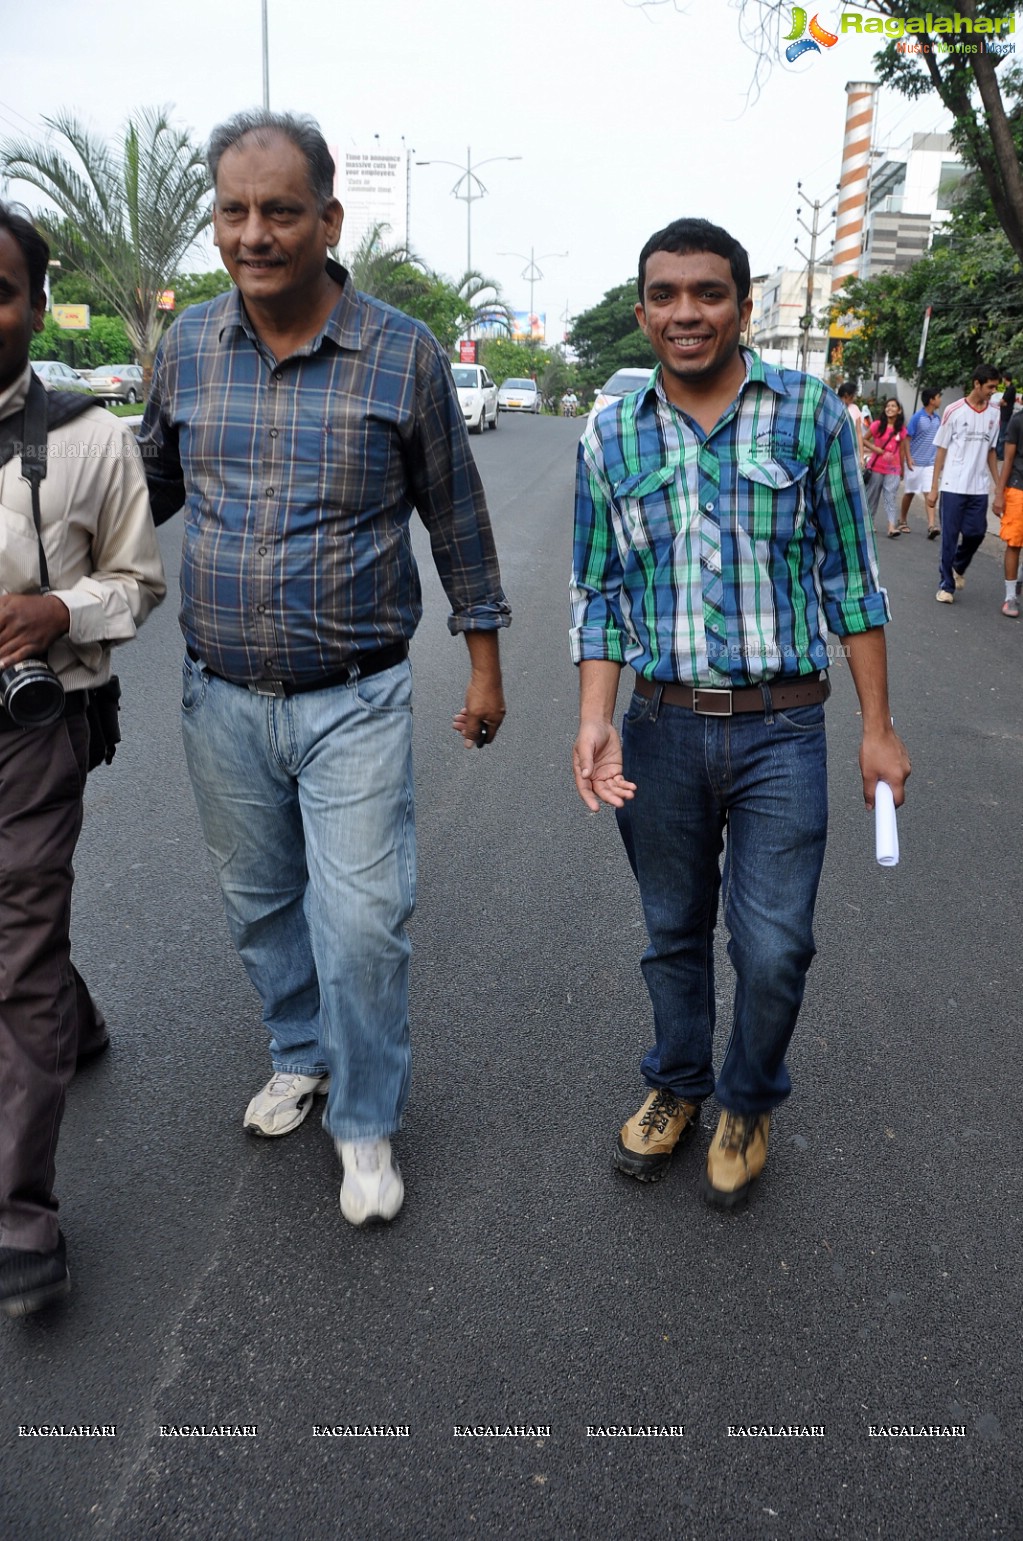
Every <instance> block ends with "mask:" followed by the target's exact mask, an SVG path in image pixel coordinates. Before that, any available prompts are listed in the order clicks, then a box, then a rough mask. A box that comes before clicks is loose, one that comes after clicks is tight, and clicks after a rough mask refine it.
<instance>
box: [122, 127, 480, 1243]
mask: <svg viewBox="0 0 1023 1541" xmlns="http://www.w3.org/2000/svg"><path fill="white" fill-rule="evenodd" d="M209 168H210V175H211V177H212V180H213V183H214V207H213V229H214V240H215V242H216V245H217V246H218V247H219V249H220V254H221V257H222V258H223V261H224V265H225V267H226V268H227V270H228V272H229V273H230V275H231V277H232V278H233V279H234V282H235V284H236V286H237V287H236V288H235V289H234V290H233V291H231V292H230V293H228V294H225V295H222V296H220V297H219V298H217V299H215V300H212V301H211V302H210V303H208V304H206V305H197V306H193V307H191V308H190V309H188V310H186V311H185V312H184V313H183V315H182V316H181V317H180V318H179V320H178V321H177V322H176V323H175V325H174V326H173V327H172V328H171V330H170V331H169V332H168V334H167V336H166V337H165V339H164V341H163V343H162V345H161V348H160V351H159V354H158V357H157V360H156V366H155V371H154V377H153V389H152V393H151V396H150V401H149V405H148V408H147V411H146V415H145V420H144V423H143V429H142V442H143V448H144V451H145V454H146V461H147V467H148V475H149V480H150V486H151V489H152V496H153V505H154V510H155V512H156V515H157V517H158V518H164V517H167V516H169V515H170V514H172V513H173V512H174V511H175V510H176V509H178V508H179V507H180V506H181V505H182V504H184V505H185V540H184V553H183V558H182V568H181V592H182V608H181V624H182V630H183V632H184V636H185V658H184V664H183V668H184V679H183V694H182V725H183V732H184V742H185V754H186V759H187V762H188V769H189V774H190V777H191V781H192V787H193V790H194V792H195V797H196V803H197V806H198V810H199V817H200V821H201V823H202V827H203V833H204V835H205V838H206V843H207V845H208V847H209V850H210V853H211V855H212V858H213V861H214V864H215V866H216V869H217V874H218V877H219V879H220V884H221V888H222V890H223V895H224V902H225V906H226V910H227V918H228V922H229V925H230V928H231V933H232V936H233V938H234V942H235V945H236V947H237V949H238V952H239V954H240V956H241V959H242V961H243V963H244V965H245V968H246V970H247V971H248V975H249V978H250V979H251V980H252V983H253V984H254V986H255V988H256V990H257V991H258V993H259V996H260V999H261V1001H262V1007H263V1020H264V1023H265V1025H266V1028H267V1031H268V1033H269V1036H270V1062H271V1066H272V1070H273V1073H272V1075H271V1077H270V1080H269V1082H268V1083H267V1085H266V1086H265V1087H264V1089H263V1090H262V1091H261V1092H259V1093H258V1094H257V1095H256V1096H255V1097H253V1099H252V1100H251V1102H250V1103H249V1105H248V1108H247V1110H246V1113H245V1118H244V1125H245V1128H246V1129H248V1130H250V1131H251V1132H252V1133H253V1134H257V1135H264V1136H277V1135H283V1134H287V1133H289V1132H290V1131H291V1130H293V1129H295V1128H297V1127H298V1126H299V1125H300V1124H301V1123H302V1121H303V1119H304V1118H305V1117H306V1116H307V1114H308V1113H309V1111H310V1108H311V1106H312V1103H313V1098H314V1096H317V1095H319V1096H324V1097H326V1106H325V1112H324V1118H323V1122H324V1126H325V1128H326V1129H327V1130H328V1132H329V1133H330V1134H331V1136H332V1137H333V1139H334V1142H335V1145H336V1148H337V1151H338V1155H339V1157H340V1160H341V1163H342V1166H343V1169H344V1179H343V1183H342V1187H341V1212H342V1214H343V1215H344V1217H345V1219H346V1220H348V1221H349V1222H350V1223H352V1224H353V1225H361V1224H363V1223H364V1222H366V1221H367V1220H384V1221H386V1220H391V1219H393V1218H394V1216H395V1215H396V1214H397V1213H398V1210H399V1209H400V1207H401V1204H402V1200H403V1196H404V1185H403V1181H402V1177H401V1173H400V1171H399V1169H398V1165H397V1162H396V1161H395V1159H394V1156H393V1153H392V1150H391V1137H392V1135H394V1134H395V1133H396V1132H397V1130H398V1129H399V1128H400V1127H401V1122H402V1112H403V1109H404V1107H405V1104H406V1100H407V1098H408V1092H409V1079H410V1068H411V1058H410V1047H409V1023H408V960H409V942H408V936H407V931H406V923H407V921H408V918H409V916H410V914H411V912H412V906H413V902H414V896H415V886H416V853H415V836H414V819H413V788H412V678H411V672H410V669H409V662H408V645H409V640H410V638H411V636H412V634H413V632H414V631H415V629H416V625H417V624H418V621H419V619H420V616H421V613H422V600H421V593H420V584H419V575H418V572H417V570H416V564H415V560H414V557H413V554H412V543H411V539H410V535H409V522H410V519H411V515H412V511H413V508H415V509H417V510H418V512H419V514H420V516H421V518H422V519H423V522H424V524H425V525H426V527H427V529H428V530H429V534H430V539H431V543H432V547H433V553H434V557H435V560H436V564H437V570H438V573H439V575H440V578H441V582H442V583H443V585H444V588H445V590H446V592H447V595H448V598H449V600H450V602H451V608H452V613H451V616H450V618H449V620H448V626H449V628H450V630H451V631H452V632H453V633H462V634H463V635H464V637H465V640H466V643H467V645H468V650H469V661H470V677H469V683H468V687H467V689H466V693H465V703H464V706H463V707H462V709H461V710H460V711H459V712H458V713H457V715H456V717H455V722H454V726H455V727H456V729H457V731H458V732H459V733H460V734H461V735H462V737H463V738H464V740H465V742H466V743H467V744H469V745H483V744H489V743H490V742H491V741H492V739H493V738H494V736H495V735H496V733H497V732H498V729H499V728H500V726H501V722H502V719H503V717H504V711H505V708H504V697H503V694H502V688H501V669H500V663H499V657H498V643H497V633H498V629H499V628H500V627H502V626H505V625H507V624H508V621H509V618H510V612H509V608H508V604H507V601H506V599H505V597H504V594H503V592H502V589H501V582H500V576H499V572H498V565H497V557H496V554H495V551H494V543H493V538H492V535H491V529H490V521H489V517H488V514H487V509H486V504H485V501H484V496H483V489H482V485H481V482H480V478H479V475H478V473H477V471H476V467H475V463H474V461H473V457H472V452H471V450H470V447H469V441H468V438H467V436H466V430H465V423H464V420H463V416H462V410H461V407H460V406H459V402H458V397H457V394H456V392H455V388H454V382H453V379H452V375H451V369H450V366H449V364H448V361H447V359H446V357H445V355H444V353H443V351H442V350H441V348H440V346H439V344H438V343H437V342H436V340H435V338H434V337H433V334H432V333H431V332H430V331H429V330H428V328H427V327H425V326H424V325H422V324H421V323H420V322H418V321H414V320H411V319H410V318H409V317H407V316H405V315H402V314H401V312H399V311H396V310H394V309H392V308H391V307H390V306H388V305H383V304H381V303H379V302H378V301H376V300H373V299H370V298H368V297H367V296H365V295H362V294H359V293H357V292H356V290H355V289H354V287H353V285H352V281H351V278H350V276H349V275H348V273H347V272H346V271H345V270H344V269H343V268H342V267H339V266H338V264H337V263H335V262H333V261H332V260H330V259H329V258H328V256H327V253H328V250H330V249H331V248H333V247H334V246H336V244H337V242H338V239H339V237H340V233H341V223H342V218H343V210H342V208H341V205H340V204H339V203H338V202H337V200H336V199H335V197H334V193H333V186H334V162H333V159H332V158H331V156H330V154H329V151H328V149H327V145H326V142H325V141H324V138H323V135H322V133H321V132H320V130H319V128H318V126H317V125H316V124H315V123H314V122H313V121H312V120H311V119H308V118H302V117H299V116H297V115H292V114H287V113H271V112H268V111H254V112H249V113H241V114H239V115H238V116H236V117H234V118H232V119H231V120H230V121H229V122H227V123H224V124H221V125H220V126H219V127H217V128H215V129H214V131H213V134H212V137H211V139H210V144H209Z"/></svg>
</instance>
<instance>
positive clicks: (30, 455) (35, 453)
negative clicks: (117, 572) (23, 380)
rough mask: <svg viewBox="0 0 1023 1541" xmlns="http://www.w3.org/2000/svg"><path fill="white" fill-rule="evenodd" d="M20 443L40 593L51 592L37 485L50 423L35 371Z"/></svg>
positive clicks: (44, 393) (22, 470)
mask: <svg viewBox="0 0 1023 1541" xmlns="http://www.w3.org/2000/svg"><path fill="white" fill-rule="evenodd" d="M23 434H24V437H23V441H22V445H21V474H22V476H23V477H24V478H25V480H26V481H27V482H28V485H29V489H30V491H31V493H32V518H33V519H34V521H35V527H36V540H37V541H38V542H39V592H40V594H48V593H49V592H50V570H49V568H48V567H47V565H46V552H45V551H44V550H43V515H42V510H41V509H40V507H39V487H40V484H41V482H42V480H43V477H44V476H45V475H46V441H47V439H48V438H49V425H48V423H47V421H46V391H45V390H44V389H43V386H42V385H41V383H40V381H39V379H38V377H37V375H36V373H35V371H34V370H33V372H32V378H31V380H30V381H29V382H28V395H27V396H26V398H25V418H24V429H23Z"/></svg>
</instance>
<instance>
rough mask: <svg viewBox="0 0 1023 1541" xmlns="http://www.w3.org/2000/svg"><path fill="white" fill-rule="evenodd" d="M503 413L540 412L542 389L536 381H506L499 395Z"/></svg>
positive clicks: (499, 404) (498, 400) (498, 398)
mask: <svg viewBox="0 0 1023 1541" xmlns="http://www.w3.org/2000/svg"><path fill="white" fill-rule="evenodd" d="M497 405H498V406H499V407H500V409H501V411H502V412H539V410H540V389H539V387H538V385H537V383H536V381H535V380H506V381H505V382H504V384H503V385H502V386H501V389H500V390H499V391H498V393H497Z"/></svg>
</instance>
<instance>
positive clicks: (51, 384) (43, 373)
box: [32, 358, 91, 395]
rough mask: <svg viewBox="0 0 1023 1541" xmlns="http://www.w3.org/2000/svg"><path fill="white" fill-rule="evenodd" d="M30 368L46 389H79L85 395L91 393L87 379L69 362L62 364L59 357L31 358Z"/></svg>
mask: <svg viewBox="0 0 1023 1541" xmlns="http://www.w3.org/2000/svg"><path fill="white" fill-rule="evenodd" d="M32 368H33V369H34V370H35V372H36V374H37V375H38V376H39V379H40V380H41V381H42V382H43V386H44V387H45V389H46V390H48V391H81V392H82V393H83V394H85V395H89V394H91V393H90V391H89V385H88V381H86V380H83V378H82V376H81V375H80V374H79V373H78V370H77V369H72V368H71V365H70V364H62V363H61V362H60V360H59V359H49V358H44V359H33V360H32Z"/></svg>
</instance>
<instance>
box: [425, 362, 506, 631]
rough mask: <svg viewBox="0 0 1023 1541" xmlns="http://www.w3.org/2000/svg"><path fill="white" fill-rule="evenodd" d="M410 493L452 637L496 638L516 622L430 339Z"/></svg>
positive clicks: (454, 404) (458, 418) (454, 399)
mask: <svg viewBox="0 0 1023 1541" xmlns="http://www.w3.org/2000/svg"><path fill="white" fill-rule="evenodd" d="M406 470H407V474H408V479H409V492H410V496H411V499H412V501H413V503H414V504H415V506H416V509H417V510H418V513H419V517H420V518H421V519H422V521H423V524H424V525H425V526H426V529H427V530H428V532H429V535H430V545H431V547H432V549H433V559H434V561H435V563H436V565H437V573H438V576H439V578H440V581H441V583H442V584H443V587H444V592H445V594H446V595H447V597H448V600H449V602H450V604H451V614H450V615H449V617H448V630H449V631H450V632H452V633H453V634H456V633H458V632H460V631H496V630H497V629H498V628H499V627H502V626H508V625H509V624H510V622H511V607H510V605H509V604H508V601H507V599H506V598H505V595H504V591H503V589H502V588H501V573H500V568H499V566H498V561H497V550H496V548H495V545H494V534H493V530H492V529H491V525H490V515H489V513H488V511H487V502H486V497H485V495H484V492H483V483H482V482H481V480H480V475H479V472H478V470H477V469H476V462H475V460H474V459H473V454H472V447H471V445H470V444H469V436H468V434H467V432H466V428H465V419H464V417H463V415H462V409H461V406H460V405H459V401H458V396H457V393H456V391H455V384H454V380H453V378H452V375H451V370H450V368H449V366H448V363H447V360H446V359H445V357H444V355H443V353H442V352H441V350H440V348H439V347H438V346H437V344H436V343H435V342H434V341H433V339H432V338H430V337H421V338H420V339H419V341H418V343H417V353H416V421H415V428H414V431H413V433H412V435H411V437H410V440H409V442H408V445H407V447H406Z"/></svg>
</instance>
